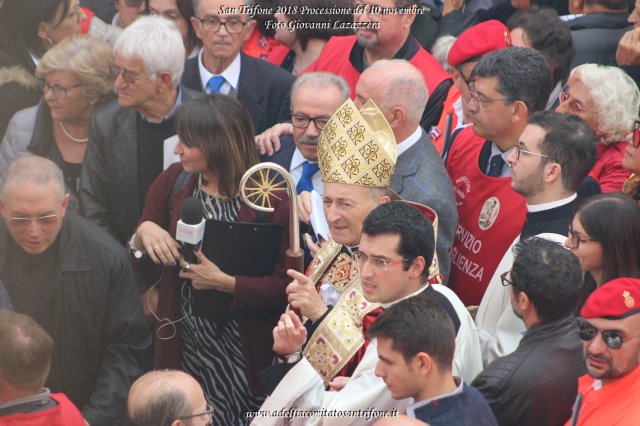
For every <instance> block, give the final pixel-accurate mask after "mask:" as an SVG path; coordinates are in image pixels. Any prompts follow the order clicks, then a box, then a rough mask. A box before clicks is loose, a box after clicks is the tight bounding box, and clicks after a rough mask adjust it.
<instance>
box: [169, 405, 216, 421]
mask: <svg viewBox="0 0 640 426" xmlns="http://www.w3.org/2000/svg"><path fill="white" fill-rule="evenodd" d="M205 410H206V411H203V412H202V413H196V414H189V415H188V416H182V417H178V418H177V419H175V420H187V419H191V418H193V417H199V416H209V420H208V421H207V423H205V426H211V425H213V420H212V418H211V417H212V415H213V412H214V409H213V407H212V406H211V404H207V406H206V408H205Z"/></svg>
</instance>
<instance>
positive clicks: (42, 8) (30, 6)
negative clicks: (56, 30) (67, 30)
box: [0, 0, 71, 64]
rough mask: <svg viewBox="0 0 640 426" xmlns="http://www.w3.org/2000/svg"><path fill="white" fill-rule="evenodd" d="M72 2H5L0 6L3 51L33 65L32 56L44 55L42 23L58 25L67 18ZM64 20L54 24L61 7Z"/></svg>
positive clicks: (54, 0)
mask: <svg viewBox="0 0 640 426" xmlns="http://www.w3.org/2000/svg"><path fill="white" fill-rule="evenodd" d="M70 4H71V0H4V1H3V2H0V48H1V49H2V50H4V51H5V52H7V53H9V54H11V55H12V56H15V57H17V58H19V59H20V61H21V62H22V63H23V64H27V63H32V62H33V61H32V59H31V57H30V56H29V52H33V53H35V54H37V55H39V56H41V55H42V54H44V48H43V46H42V39H41V38H40V37H38V28H39V27H40V23H41V22H51V23H53V24H54V25H59V24H60V23H61V22H62V20H63V19H64V18H65V17H66V16H67V12H68V11H69V7H70ZM60 5H62V17H61V18H60V19H61V20H60V21H59V22H52V21H53V18H55V16H56V12H57V11H58V7H60Z"/></svg>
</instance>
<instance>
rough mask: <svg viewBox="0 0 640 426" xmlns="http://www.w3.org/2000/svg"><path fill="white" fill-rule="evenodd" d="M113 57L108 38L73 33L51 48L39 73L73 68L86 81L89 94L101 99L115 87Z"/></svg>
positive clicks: (81, 79)
mask: <svg viewBox="0 0 640 426" xmlns="http://www.w3.org/2000/svg"><path fill="white" fill-rule="evenodd" d="M111 61H112V50H111V46H109V44H108V43H107V42H106V41H104V40H102V39H101V38H98V37H93V36H73V37H69V38H66V39H64V40H62V41H61V42H60V43H58V44H56V45H55V46H53V47H52V48H51V49H49V50H48V51H47V53H46V54H45V55H44V56H43V57H42V59H41V60H40V63H39V64H38V67H37V68H36V77H38V78H41V77H43V76H45V75H47V74H48V73H50V72H53V71H71V72H73V73H74V74H75V75H76V76H77V77H78V80H80V82H81V83H82V86H83V90H84V94H85V96H86V97H87V98H89V99H92V100H93V99H95V100H98V99H100V98H102V97H104V96H106V95H107V94H109V93H110V92H111V90H112V88H113V76H112V75H111V72H110V71H109V65H111Z"/></svg>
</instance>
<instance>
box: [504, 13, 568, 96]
mask: <svg viewBox="0 0 640 426" xmlns="http://www.w3.org/2000/svg"><path fill="white" fill-rule="evenodd" d="M507 27H508V28H509V30H513V29H514V28H522V30H523V31H524V32H525V33H526V35H527V40H529V42H530V43H531V47H532V48H534V49H535V50H538V51H540V53H542V54H543V55H544V58H545V59H546V60H547V62H548V63H549V67H550V69H551V74H552V76H553V85H554V86H555V85H556V84H557V83H558V82H560V81H565V80H566V79H567V78H568V77H569V72H570V71H571V61H573V57H574V56H575V54H576V51H575V48H574V47H573V38H571V30H570V29H569V26H568V25H567V24H566V23H564V22H562V20H561V19H560V17H559V16H558V12H556V11H555V10H554V9H550V8H539V7H537V6H534V7H532V8H531V9H529V10H522V11H520V12H518V13H516V14H515V15H513V16H512V17H511V18H510V19H509V21H508V22H507Z"/></svg>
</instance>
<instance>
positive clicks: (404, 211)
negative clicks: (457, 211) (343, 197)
mask: <svg viewBox="0 0 640 426" xmlns="http://www.w3.org/2000/svg"><path fill="white" fill-rule="evenodd" d="M362 232H363V233H364V234H367V235H369V236H372V237H374V236H377V235H384V234H392V235H399V236H400V243H399V246H398V248H397V250H398V254H400V256H402V257H403V258H405V259H409V260H407V261H406V262H405V263H404V269H405V270H408V269H409V267H410V266H411V263H412V262H413V260H414V259H415V258H417V257H418V256H422V257H423V258H424V260H425V268H424V270H423V271H422V280H423V282H426V281H427V279H428V278H429V266H431V262H432V260H433V255H434V253H435V237H434V232H433V224H432V223H431V221H430V220H429V218H427V216H425V215H424V214H423V213H422V212H421V211H420V210H418V208H417V207H415V206H412V205H411V204H409V203H407V202H404V201H391V202H389V203H384V204H381V205H379V206H378V207H376V208H375V209H373V211H372V212H371V213H369V215H368V216H367V218H366V219H365V220H364V223H363V225H362Z"/></svg>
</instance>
